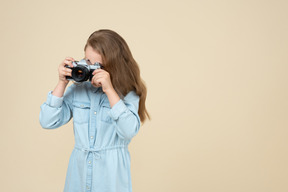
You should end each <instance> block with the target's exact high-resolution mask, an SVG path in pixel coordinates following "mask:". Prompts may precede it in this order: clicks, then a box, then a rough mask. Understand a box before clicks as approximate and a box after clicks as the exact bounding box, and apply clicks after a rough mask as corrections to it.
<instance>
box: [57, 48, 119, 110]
mask: <svg viewBox="0 0 288 192" xmlns="http://www.w3.org/2000/svg"><path fill="white" fill-rule="evenodd" d="M85 59H86V60H89V61H90V62H91V63H93V64H94V63H95V62H99V63H102V57H101V55H100V54H99V53H98V52H96V51H95V50H93V48H92V47H91V46H87V48H86V50H85ZM72 61H75V60H74V58H72V57H66V58H65V59H64V60H63V61H62V62H61V63H60V65H59V67H58V74H59V81H58V83H57V85H56V87H55V88H54V90H53V92H52V94H53V95H54V96H57V97H62V96H63V95H64V92H65V89H66V87H67V85H68V83H69V80H67V79H66V77H65V76H71V72H72V70H71V69H68V68H66V67H65V65H69V66H70V67H73V65H72ZM104 67H105V65H104ZM93 75H94V76H93V78H92V80H91V83H92V85H93V86H94V87H102V90H103V92H104V93H105V94H106V95H107V97H108V100H109V103H110V106H111V108H112V107H113V106H114V105H115V104H116V103H117V102H118V101H119V100H120V97H119V96H118V94H117V92H116V91H115V89H114V88H113V85H112V82H111V78H110V74H109V73H108V72H107V71H105V70H103V69H96V70H95V71H94V72H93Z"/></svg>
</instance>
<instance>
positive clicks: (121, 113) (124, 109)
mask: <svg viewBox="0 0 288 192" xmlns="http://www.w3.org/2000/svg"><path fill="white" fill-rule="evenodd" d="M138 107H139V96H138V95H137V94H136V93H135V92H134V91H131V92H129V93H128V94H127V95H126V96H125V97H124V99H123V100H122V99H120V100H119V101H118V102H117V103H116V104H115V105H114V106H113V107H112V109H111V110H110V112H109V115H110V117H111V118H112V119H113V120H114V122H115V124H116V133H117V134H118V136H119V137H120V138H122V139H125V140H130V139H132V137H134V136H135V135H136V134H137V133H138V131H139V128H140V118H139V116H138Z"/></svg>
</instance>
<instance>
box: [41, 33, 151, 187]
mask: <svg viewBox="0 0 288 192" xmlns="http://www.w3.org/2000/svg"><path fill="white" fill-rule="evenodd" d="M84 51H85V60H86V61H87V63H92V64H93V63H96V62H99V63H101V64H102V65H103V67H104V68H103V69H96V70H95V71H94V72H93V78H92V80H91V82H90V81H85V82H82V83H74V84H72V85H71V86H69V87H68V88H67V90H66V92H65V89H66V86H67V84H68V82H69V81H68V80H66V76H71V71H72V69H69V68H67V67H65V65H69V66H70V67H73V65H72V61H75V60H74V59H73V58H72V57H67V58H66V59H65V60H64V61H63V62H62V63H61V64H60V66H59V68H58V72H59V81H58V84H57V85H56V87H55V89H54V90H53V91H50V92H49V93H48V97H47V100H46V102H45V103H43V104H42V105H41V111H40V116H39V119H40V124H41V126H42V127H43V128H48V129H53V128H58V127H60V126H62V125H64V124H66V123H68V122H69V121H70V119H71V118H72V117H73V127H74V137H75V146H74V149H73V151H72V153H71V156H70V159H69V164H68V169H67V175H66V181H65V187H64V192H84V191H89V192H96V191H97V192H102V191H103V192H104V191H107V192H116V191H117V192H118V191H119V192H128V191H132V185H131V176H130V153H129V151H128V144H129V143H130V141H131V139H132V138H133V137H134V136H135V135H136V134H137V133H138V131H139V128H140V125H141V122H142V123H144V121H145V120H146V118H147V117H148V118H149V119H150V117H149V114H148V112H147V110H146V107H145V100H146V93H147V92H146V87H145V85H144V82H143V81H142V79H141V77H140V70H139V67H138V65H137V63H136V61H135V60H134V58H133V56H132V54H131V52H130V50H129V47H128V45H127V43H126V42H125V40H124V39H123V38H122V37H121V36H120V35H118V34H117V33H116V32H114V31H111V30H99V31H95V32H94V33H92V34H91V35H90V37H89V38H88V40H87V43H86V45H85V48H84ZM64 92H65V93H64ZM63 94H64V95H63Z"/></svg>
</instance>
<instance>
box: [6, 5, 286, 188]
mask: <svg viewBox="0 0 288 192" xmlns="http://www.w3.org/2000/svg"><path fill="white" fill-rule="evenodd" d="M287 10H288V1H285V0H283V1H280V0H278V1H277V0H276V1H275V0H264V1H263V0H261V1H260V0H259V1H256V0H252V1H251V0H247V1H241V0H234V1H229V0H226V1H224V0H218V1H215V0H205V1H200V0H199V1H192V0H190V1H188V0H187V1H183V0H182V1H181V0H179V1H164V0H159V1H152V0H149V1H147V0H146V1H132V0H131V1H116V0H115V1H96V0H94V1H74V0H72V1H71V0H69V1H68V0H67V1H56V0H53V1H52V0H50V1H36V0H34V1H33V0H27V1H21V0H11V1H8V0H7V1H3V0H1V6H0V16H1V17H0V20H1V35H0V42H1V43H0V53H1V75H0V78H1V79H0V80H1V99H0V102H1V103H0V104H1V109H0V110H1V134H0V135H1V136H0V151H1V159H0V161H1V162H0V170H1V171H0V191H5V192H6V191H12V192H19V191H29V192H34V191H35V192H38V191H41V192H54V191H55V192H57V191H62V190H63V187H64V182H65V176H66V169H67V165H68V160H69V157H70V154H71V151H72V149H73V145H74V138H73V127H72V123H71V122H70V123H68V124H67V125H65V126H63V127H61V128H58V129H55V130H45V129H42V128H41V127H40V124H39V112H40V105H41V104H42V103H43V102H44V101H45V100H46V96H47V93H48V91H50V90H52V89H53V88H54V86H55V85H56V83H57V80H58V79H57V78H58V74H57V68H58V65H59V63H60V62H61V61H62V60H63V59H64V58H65V57H66V56H73V57H74V58H76V59H81V58H82V57H83V55H84V51H83V47H84V45H85V42H86V40H87V38H88V36H89V35H90V34H91V33H92V32H94V31H95V30H98V29H102V28H109V29H112V30H115V31H117V32H118V33H119V34H120V35H121V36H123V37H124V38H125V39H126V41H127V43H128V45H129V46H130V48H131V50H132V53H133V55H134V57H135V59H136V60H137V61H138V63H139V66H140V69H141V75H142V77H143V79H144V80H145V82H146V84H147V87H148V98H147V108H148V110H149V112H150V114H151V116H152V118H153V119H152V121H147V122H146V123H145V124H144V125H143V126H142V127H141V130H140V132H139V134H138V135H137V136H136V137H135V138H134V139H133V140H132V142H131V144H130V146H129V149H130V152H131V164H132V167H131V174H132V184H133V190H134V191H135V192H147V191H157V192H158V191H165V192H175V191H182V192H212V191H213V192H231V191H233V192H244V191H245V192H258V191H259V192H268V191H269V192H272V191H273V192H275V191H277V192H284V191H285V192H286V191H288V185H287V180H288V165H287V162H288V150H287V148H288V140H287V134H288V129H287V127H288V89H287V81H288V76H287V70H288V62H287V61H288V56H287V51H288V35H287V34H288V25H287V24H288V12H287Z"/></svg>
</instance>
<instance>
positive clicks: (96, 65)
mask: <svg viewBox="0 0 288 192" xmlns="http://www.w3.org/2000/svg"><path fill="white" fill-rule="evenodd" d="M72 64H73V67H76V66H77V65H82V66H83V67H86V68H88V69H89V70H91V69H100V68H102V65H101V63H98V62H96V63H94V64H92V63H90V61H89V60H85V59H81V60H80V61H73V62H72Z"/></svg>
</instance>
